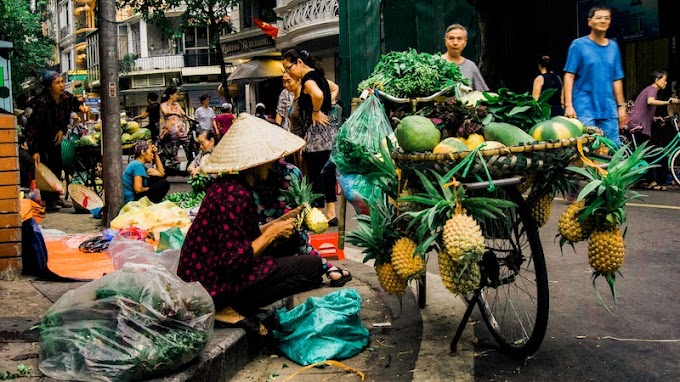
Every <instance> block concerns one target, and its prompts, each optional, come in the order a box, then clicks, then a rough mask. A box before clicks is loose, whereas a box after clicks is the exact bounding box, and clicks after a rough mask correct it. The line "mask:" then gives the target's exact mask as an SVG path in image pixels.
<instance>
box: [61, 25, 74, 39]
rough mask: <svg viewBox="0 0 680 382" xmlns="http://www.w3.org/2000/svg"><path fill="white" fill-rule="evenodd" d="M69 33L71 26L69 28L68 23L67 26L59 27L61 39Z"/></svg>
mask: <svg viewBox="0 0 680 382" xmlns="http://www.w3.org/2000/svg"><path fill="white" fill-rule="evenodd" d="M69 34H71V28H69V26H68V25H67V26H65V27H61V28H59V39H60V40H61V39H64V38H66V36H68V35H69Z"/></svg>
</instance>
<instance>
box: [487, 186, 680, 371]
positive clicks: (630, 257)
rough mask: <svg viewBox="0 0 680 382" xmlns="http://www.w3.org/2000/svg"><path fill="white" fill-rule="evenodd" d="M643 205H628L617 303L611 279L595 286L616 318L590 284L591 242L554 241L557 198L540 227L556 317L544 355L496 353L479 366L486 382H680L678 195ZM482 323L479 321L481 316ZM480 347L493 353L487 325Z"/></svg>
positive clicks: (652, 195) (659, 195)
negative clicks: (520, 358) (520, 357)
mask: <svg viewBox="0 0 680 382" xmlns="http://www.w3.org/2000/svg"><path fill="white" fill-rule="evenodd" d="M647 194H648V195H649V197H648V198H646V200H645V203H644V204H643V203H638V204H635V205H631V206H629V207H628V208H627V212H628V224H627V226H628V231H627V235H626V240H625V241H626V257H625V262H624V265H623V267H622V269H621V273H622V275H623V277H619V278H617V294H618V296H617V297H618V298H617V302H616V304H614V303H613V301H612V298H611V294H610V292H609V289H608V286H607V285H606V282H605V281H604V280H602V279H599V280H598V281H597V282H596V284H597V287H598V290H599V291H600V294H601V296H602V298H603V300H604V301H605V302H606V303H607V304H608V306H609V307H610V309H611V311H612V312H613V315H612V314H610V313H608V312H607V310H606V309H605V308H604V306H603V305H602V303H601V302H600V300H599V299H598V298H597V296H596V293H595V291H594V288H593V284H592V283H591V277H590V275H591V271H590V269H589V266H588V262H587V244H586V243H579V244H577V245H576V251H574V250H572V249H571V248H565V251H564V254H562V253H561V252H560V250H559V245H558V244H557V243H555V242H554V236H555V234H556V232H557V219H558V217H559V215H560V214H561V212H562V211H564V209H565V208H566V204H565V203H564V202H563V201H555V203H554V204H553V213H552V214H551V215H552V216H551V219H550V222H549V223H548V224H547V225H546V226H545V227H544V228H543V229H542V230H541V240H542V244H543V249H544V253H545V257H546V262H547V267H548V279H549V285H550V318H549V324H548V331H547V334H546V338H545V340H544V341H543V344H542V346H541V348H540V349H539V351H538V352H537V353H536V354H535V355H534V356H533V357H532V358H530V359H528V360H527V361H525V362H523V363H516V362H512V361H510V360H509V359H508V358H506V357H505V356H504V355H502V354H499V353H498V352H496V351H490V352H488V353H486V355H485V356H484V357H478V358H477V359H476V361H475V377H476V378H475V379H476V380H480V381H506V380H511V381H546V380H549V379H558V380H565V381H590V380H593V381H595V380H612V381H615V380H619V381H672V380H678V379H680V364H678V362H677V355H678V354H679V353H680V325H678V323H679V322H680V320H678V318H677V315H678V312H680V298H679V297H678V294H677V291H678V288H677V286H676V280H677V274H678V272H680V265H679V264H678V262H677V261H675V259H674V257H675V256H676V255H677V253H678V247H680V192H678V191H677V190H673V191H668V192H658V191H649V192H647ZM477 318H478V319H479V316H477ZM475 334H476V336H477V337H478V339H479V343H478V348H479V349H494V347H495V343H494V342H493V339H492V338H491V337H490V336H489V333H488V331H487V329H486V327H485V326H484V325H481V324H480V325H476V326H475Z"/></svg>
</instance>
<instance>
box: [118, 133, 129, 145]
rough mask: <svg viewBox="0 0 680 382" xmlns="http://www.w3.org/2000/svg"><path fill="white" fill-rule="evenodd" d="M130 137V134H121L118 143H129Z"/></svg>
mask: <svg viewBox="0 0 680 382" xmlns="http://www.w3.org/2000/svg"><path fill="white" fill-rule="evenodd" d="M130 137H131V135H130V133H123V135H121V136H120V141H121V142H122V143H127V142H130V141H131V140H132V139H131V138H130Z"/></svg>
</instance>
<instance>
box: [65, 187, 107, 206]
mask: <svg viewBox="0 0 680 382" xmlns="http://www.w3.org/2000/svg"><path fill="white" fill-rule="evenodd" d="M68 193H69V195H71V200H72V201H73V208H74V209H75V210H76V211H78V212H90V211H91V210H93V209H95V208H99V207H103V206H104V201H103V200H102V198H100V197H99V195H97V193H96V192H94V191H93V190H91V189H90V188H87V187H85V186H83V185H82V184H76V183H71V184H69V185H68Z"/></svg>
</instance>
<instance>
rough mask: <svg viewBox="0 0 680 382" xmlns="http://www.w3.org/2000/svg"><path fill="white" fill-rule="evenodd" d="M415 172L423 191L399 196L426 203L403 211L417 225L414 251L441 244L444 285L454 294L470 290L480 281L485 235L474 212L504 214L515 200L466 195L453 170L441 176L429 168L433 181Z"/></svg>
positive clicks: (484, 214) (407, 200)
mask: <svg viewBox="0 0 680 382" xmlns="http://www.w3.org/2000/svg"><path fill="white" fill-rule="evenodd" d="M416 173H417V175H418V178H419V179H420V182H421V185H422V189H423V190H425V191H424V192H423V193H419V194H415V195H411V196H406V197H402V198H400V199H399V200H400V201H403V202H415V203H419V204H421V205H423V206H426V208H424V209H422V210H420V211H412V212H406V213H404V214H403V215H405V216H408V217H409V218H410V221H409V227H417V228H416V234H417V236H418V238H419V244H418V247H417V248H416V252H418V253H425V252H427V251H428V250H429V248H430V246H431V245H433V244H434V243H436V244H437V245H438V246H439V248H440V250H439V254H438V259H437V260H438V263H439V272H440V274H441V277H442V282H443V284H444V286H445V287H446V288H447V289H448V290H449V291H451V292H452V293H455V294H465V293H469V292H472V291H473V290H475V288H477V287H478V286H479V284H480V282H481V272H480V268H479V264H478V263H479V261H480V260H481V259H482V255H483V253H484V248H485V239H484V235H483V234H482V230H481V228H480V225H479V223H478V222H477V220H476V219H475V217H473V215H476V216H477V217H478V218H479V217H486V218H496V217H501V216H505V214H504V209H505V208H510V207H514V206H515V204H514V203H512V202H510V201H506V200H500V199H494V198H484V197H467V196H466V194H465V189H464V188H463V187H462V185H460V184H459V183H457V182H455V180H453V172H450V173H449V174H446V175H444V176H440V175H439V174H437V173H436V172H434V171H432V172H431V173H430V175H431V177H432V178H434V179H436V182H433V181H432V180H431V179H430V177H428V176H426V175H425V174H423V173H422V172H419V171H416ZM452 180H453V181H452ZM467 211H470V214H468V212H467ZM402 218H403V217H402V216H400V217H399V219H402Z"/></svg>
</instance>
